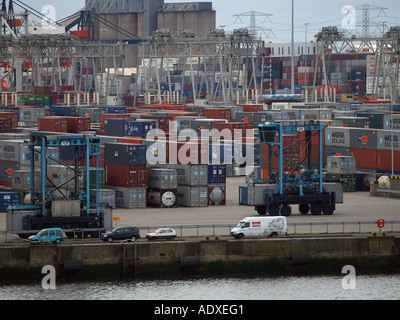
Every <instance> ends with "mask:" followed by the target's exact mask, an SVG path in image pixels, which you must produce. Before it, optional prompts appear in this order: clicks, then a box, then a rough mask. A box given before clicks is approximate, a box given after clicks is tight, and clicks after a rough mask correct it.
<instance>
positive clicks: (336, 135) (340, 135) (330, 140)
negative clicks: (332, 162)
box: [325, 127, 350, 148]
mask: <svg viewBox="0 0 400 320" xmlns="http://www.w3.org/2000/svg"><path fill="white" fill-rule="evenodd" d="M325 146H332V147H347V148H350V128H340V127H327V128H325Z"/></svg>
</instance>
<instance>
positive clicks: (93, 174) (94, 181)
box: [85, 168, 104, 189]
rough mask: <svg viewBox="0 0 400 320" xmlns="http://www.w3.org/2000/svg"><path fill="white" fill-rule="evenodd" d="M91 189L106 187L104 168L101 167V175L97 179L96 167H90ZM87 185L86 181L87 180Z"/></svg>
mask: <svg viewBox="0 0 400 320" xmlns="http://www.w3.org/2000/svg"><path fill="white" fill-rule="evenodd" d="M89 181H90V186H89V188H90V189H97V188H99V189H104V169H103V168H99V177H98V180H97V179H96V168H90V169H89ZM85 185H86V181H85Z"/></svg>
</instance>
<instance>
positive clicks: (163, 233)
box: [146, 228, 176, 240]
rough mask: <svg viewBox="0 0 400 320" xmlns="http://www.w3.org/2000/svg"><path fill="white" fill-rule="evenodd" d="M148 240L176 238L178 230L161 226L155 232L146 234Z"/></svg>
mask: <svg viewBox="0 0 400 320" xmlns="http://www.w3.org/2000/svg"><path fill="white" fill-rule="evenodd" d="M146 238H147V239H148V240H154V239H174V238H176V231H175V230H174V229H172V228H160V229H157V230H156V231H154V232H151V233H148V234H147V235H146Z"/></svg>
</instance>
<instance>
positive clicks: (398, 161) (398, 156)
mask: <svg viewBox="0 0 400 320" xmlns="http://www.w3.org/2000/svg"><path fill="white" fill-rule="evenodd" d="M376 153H377V170H388V171H389V172H391V170H392V151H391V150H377V151H376ZM357 167H358V162H357ZM393 169H394V171H400V151H394V152H393Z"/></svg>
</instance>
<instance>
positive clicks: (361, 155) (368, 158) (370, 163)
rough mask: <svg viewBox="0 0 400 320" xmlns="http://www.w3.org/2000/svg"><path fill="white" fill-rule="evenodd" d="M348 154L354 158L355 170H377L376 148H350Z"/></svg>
mask: <svg viewBox="0 0 400 320" xmlns="http://www.w3.org/2000/svg"><path fill="white" fill-rule="evenodd" d="M350 155H351V156H352V157H355V158H356V161H357V170H358V171H363V170H377V150H376V148H375V149H357V148H350Z"/></svg>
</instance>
